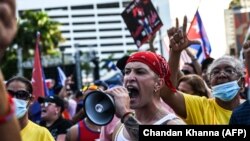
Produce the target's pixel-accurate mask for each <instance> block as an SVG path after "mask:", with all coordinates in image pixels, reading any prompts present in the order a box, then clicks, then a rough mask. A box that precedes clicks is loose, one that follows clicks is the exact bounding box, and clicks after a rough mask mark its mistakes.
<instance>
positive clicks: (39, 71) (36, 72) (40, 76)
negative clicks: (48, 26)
mask: <svg viewBox="0 0 250 141" xmlns="http://www.w3.org/2000/svg"><path fill="white" fill-rule="evenodd" d="M39 36H40V35H38V37H37V39H36V49H35V56H34V66H33V71H32V81H31V82H32V87H33V96H34V97H35V100H37V98H38V97H40V96H41V97H44V96H47V95H48V94H47V87H46V85H45V76H44V72H43V68H42V64H41V59H40V51H39V40H40V37H39Z"/></svg>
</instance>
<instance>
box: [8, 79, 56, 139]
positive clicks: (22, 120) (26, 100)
mask: <svg viewBox="0 0 250 141" xmlns="http://www.w3.org/2000/svg"><path fill="white" fill-rule="evenodd" d="M6 87H7V90H8V93H9V95H10V96H12V97H13V100H14V103H15V105H16V109H15V115H16V117H17V118H18V120H19V125H20V127H21V137H22V140H24V141H54V138H53V137H52V135H51V134H50V132H49V131H48V130H47V129H46V128H44V127H41V126H39V125H37V124H35V123H33V122H32V121H30V120H29V118H28V108H29V106H30V104H31V103H32V100H33V96H32V91H33V89H32V85H31V83H30V81H29V80H28V79H26V78H24V77H21V76H14V77H13V78H11V79H10V80H8V81H7V83H6Z"/></svg>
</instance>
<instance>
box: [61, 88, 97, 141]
mask: <svg viewBox="0 0 250 141" xmlns="http://www.w3.org/2000/svg"><path fill="white" fill-rule="evenodd" d="M96 90H98V87H97V86H96V85H90V86H87V87H86V88H84V91H83V95H84V98H85V97H86V95H87V94H88V93H90V92H93V91H96ZM84 98H83V100H84ZM82 109H83V111H84V107H82ZM84 115H85V113H84ZM100 131H101V126H98V125H95V124H94V123H93V122H91V121H90V120H89V119H88V118H87V117H86V116H84V118H83V119H81V120H79V121H78V122H77V124H75V125H74V126H72V127H71V128H70V129H69V130H68V132H67V136H66V141H94V140H96V139H99V137H100Z"/></svg>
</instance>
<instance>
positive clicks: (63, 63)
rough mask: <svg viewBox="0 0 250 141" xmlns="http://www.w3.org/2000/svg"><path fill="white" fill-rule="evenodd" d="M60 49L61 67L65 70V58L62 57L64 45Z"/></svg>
mask: <svg viewBox="0 0 250 141" xmlns="http://www.w3.org/2000/svg"><path fill="white" fill-rule="evenodd" d="M60 51H61V53H62V68H63V71H64V72H65V71H66V70H65V59H64V51H65V48H64V47H60Z"/></svg>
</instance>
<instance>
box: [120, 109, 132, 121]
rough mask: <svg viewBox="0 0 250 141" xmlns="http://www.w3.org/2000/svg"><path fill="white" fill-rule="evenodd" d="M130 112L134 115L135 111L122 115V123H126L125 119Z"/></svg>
mask: <svg viewBox="0 0 250 141" xmlns="http://www.w3.org/2000/svg"><path fill="white" fill-rule="evenodd" d="M129 114H132V115H134V113H133V112H127V113H125V114H124V115H123V116H122V118H121V122H122V123H124V119H125V117H126V116H127V115H129Z"/></svg>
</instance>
